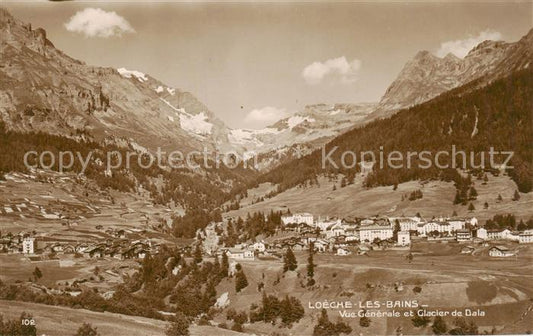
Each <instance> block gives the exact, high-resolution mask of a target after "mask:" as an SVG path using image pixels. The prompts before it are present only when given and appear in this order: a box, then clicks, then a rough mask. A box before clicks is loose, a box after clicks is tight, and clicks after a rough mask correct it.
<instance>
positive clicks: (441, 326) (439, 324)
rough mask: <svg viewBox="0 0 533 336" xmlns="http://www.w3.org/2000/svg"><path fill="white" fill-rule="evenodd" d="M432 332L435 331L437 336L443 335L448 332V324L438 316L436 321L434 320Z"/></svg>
mask: <svg viewBox="0 0 533 336" xmlns="http://www.w3.org/2000/svg"><path fill="white" fill-rule="evenodd" d="M431 330H433V332H434V333H435V335H442V334H445V333H446V332H447V331H448V326H447V325H446V322H445V321H444V319H443V318H442V317H440V316H436V317H435V320H433V325H432V326H431Z"/></svg>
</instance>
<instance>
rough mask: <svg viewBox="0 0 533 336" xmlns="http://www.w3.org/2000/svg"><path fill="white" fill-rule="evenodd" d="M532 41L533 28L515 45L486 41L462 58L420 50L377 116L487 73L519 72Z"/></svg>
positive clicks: (392, 89)
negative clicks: (442, 55)
mask: <svg viewBox="0 0 533 336" xmlns="http://www.w3.org/2000/svg"><path fill="white" fill-rule="evenodd" d="M532 40H533V29H532V30H530V31H529V32H528V34H527V35H525V36H524V37H523V38H522V39H521V40H520V41H518V42H515V43H507V42H504V41H490V40H487V41H483V42H481V43H480V44H478V45H477V46H476V47H474V48H473V49H472V50H471V51H470V52H469V53H468V54H467V56H466V57H465V58H463V59H461V58H459V57H457V56H455V55H453V54H451V53H448V54H447V55H446V56H445V57H443V58H440V57H437V56H435V55H433V54H432V53H430V52H429V51H427V50H423V51H419V52H418V53H417V54H416V55H415V56H414V58H413V59H411V60H410V61H409V62H407V64H406V65H405V66H404V68H403V69H402V71H401V72H400V74H399V75H398V77H397V78H396V80H394V82H392V84H391V85H390V86H389V87H388V88H387V91H386V92H385V94H384V95H383V97H382V99H381V101H380V103H379V105H378V110H377V112H376V113H379V114H383V115H387V114H390V113H392V112H393V111H395V110H398V109H401V108H406V107H410V106H413V105H417V104H420V103H422V102H425V101H427V100H429V99H431V98H433V97H435V96H437V95H439V94H441V93H442V92H445V91H448V90H451V89H453V88H456V87H458V86H461V85H463V84H466V83H468V82H470V81H473V80H475V79H477V78H480V77H483V76H485V75H487V74H493V77H494V78H498V77H502V76H505V75H508V74H510V73H511V72H512V71H516V70H520V69H522V68H524V67H526V66H528V64H529V62H530V59H531V54H532V52H531V50H532V49H533V48H532V47H533V46H532V45H533V43H532ZM503 60H505V62H503ZM494 78H493V79H494ZM387 111H388V112H387Z"/></svg>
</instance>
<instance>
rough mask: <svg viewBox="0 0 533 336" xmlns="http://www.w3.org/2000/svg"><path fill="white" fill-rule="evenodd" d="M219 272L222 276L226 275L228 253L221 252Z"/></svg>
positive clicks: (227, 270)
mask: <svg viewBox="0 0 533 336" xmlns="http://www.w3.org/2000/svg"><path fill="white" fill-rule="evenodd" d="M220 272H221V273H220V274H221V275H222V277H223V278H225V277H227V276H228V272H229V261H228V255H227V254H226V253H225V252H224V253H222V264H221V265H220Z"/></svg>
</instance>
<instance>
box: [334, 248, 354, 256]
mask: <svg viewBox="0 0 533 336" xmlns="http://www.w3.org/2000/svg"><path fill="white" fill-rule="evenodd" d="M350 254H352V252H351V251H350V250H348V249H345V248H343V247H339V248H338V249H337V255H339V256H345V255H350Z"/></svg>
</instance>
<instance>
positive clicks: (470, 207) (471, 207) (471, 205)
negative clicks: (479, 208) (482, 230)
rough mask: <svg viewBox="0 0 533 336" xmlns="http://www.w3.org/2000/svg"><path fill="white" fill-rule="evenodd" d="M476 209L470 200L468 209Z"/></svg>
mask: <svg viewBox="0 0 533 336" xmlns="http://www.w3.org/2000/svg"><path fill="white" fill-rule="evenodd" d="M474 210H476V207H475V206H474V204H472V202H470V204H469V205H468V211H474Z"/></svg>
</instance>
